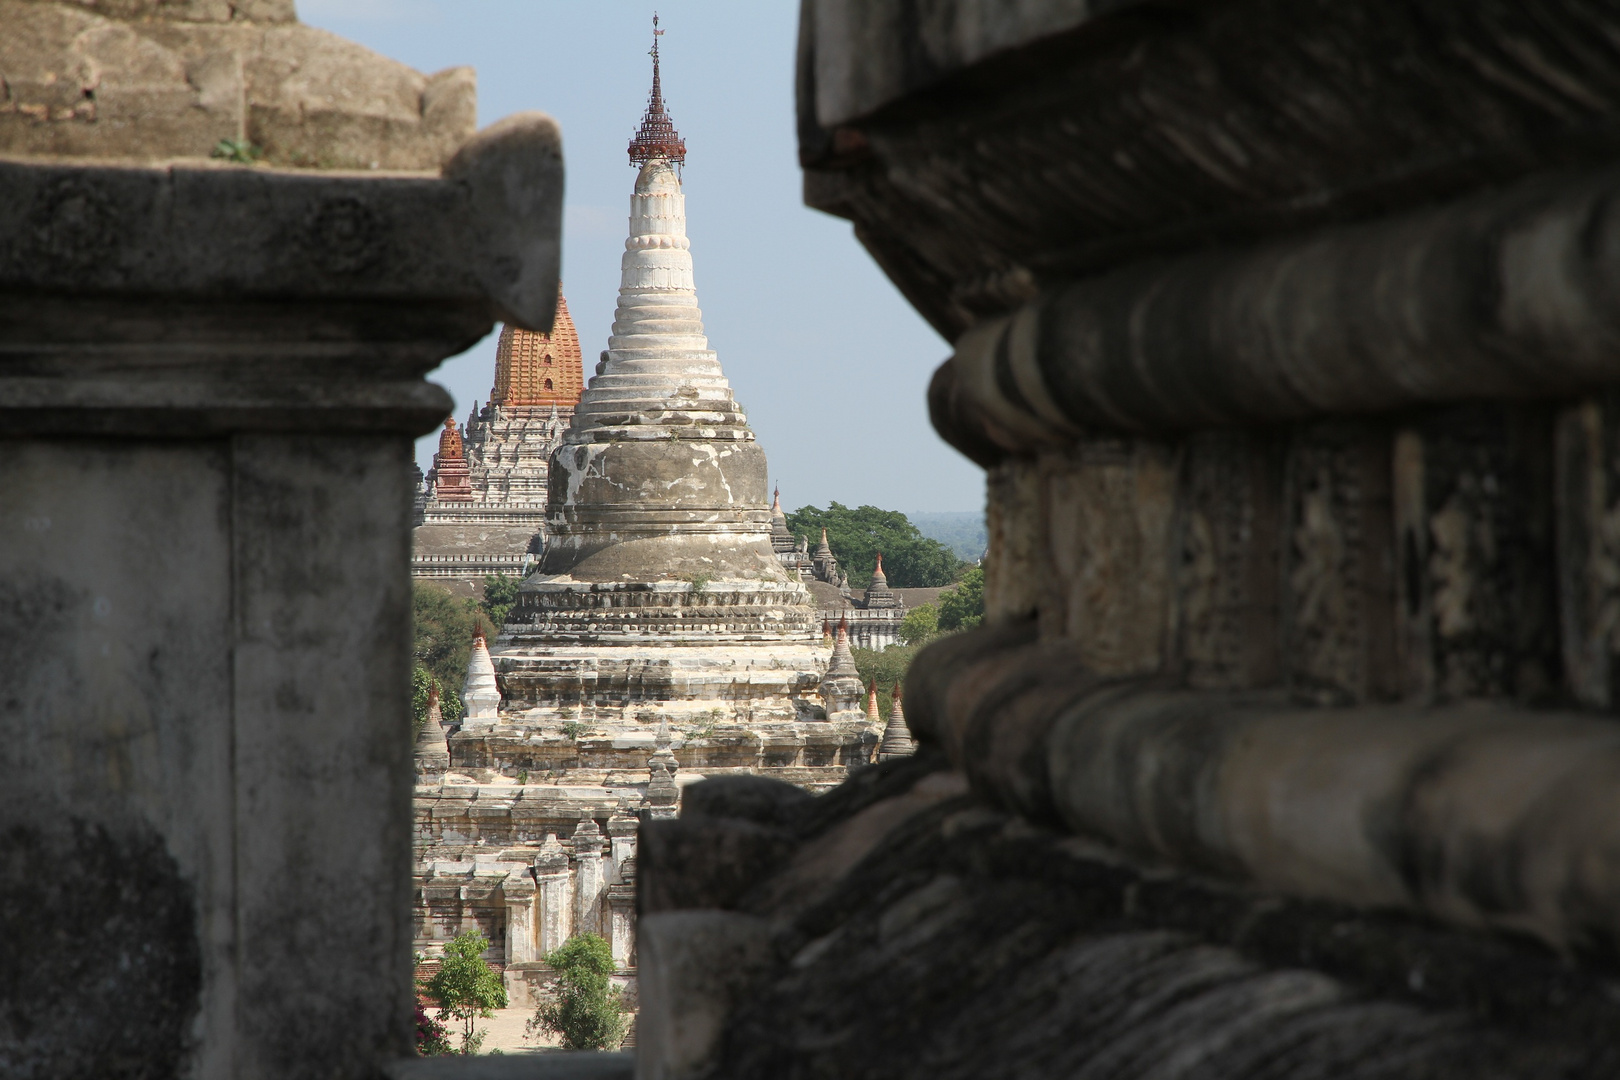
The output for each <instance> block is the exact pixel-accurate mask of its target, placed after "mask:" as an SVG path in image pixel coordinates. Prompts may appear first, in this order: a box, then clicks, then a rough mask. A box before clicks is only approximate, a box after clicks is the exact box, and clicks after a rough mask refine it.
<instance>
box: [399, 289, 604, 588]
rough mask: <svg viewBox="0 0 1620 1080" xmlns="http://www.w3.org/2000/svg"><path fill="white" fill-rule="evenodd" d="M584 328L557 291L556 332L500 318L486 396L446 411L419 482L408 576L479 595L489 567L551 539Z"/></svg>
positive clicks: (579, 382)
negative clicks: (548, 520) (462, 421)
mask: <svg viewBox="0 0 1620 1080" xmlns="http://www.w3.org/2000/svg"><path fill="white" fill-rule="evenodd" d="M584 381H585V375H584V369H583V361H582V357H581V353H580V346H579V333H578V331H577V330H575V328H574V321H573V319H572V318H571V317H570V316H569V314H568V304H567V302H566V301H565V300H563V298H562V297H560V296H559V297H558V298H557V322H556V325H555V326H554V327H553V328H552V331H551V333H550V334H535V333H531V332H529V331H527V330H520V329H518V328H516V327H513V326H506V327H503V328H502V330H501V337H500V344H499V345H498V346H497V347H496V352H495V383H494V386H493V388H492V389H491V390H490V393H489V404H487V405H485V406H484V407H483V408H482V409H478V408H474V409H473V412H472V414H471V415H470V416H468V417H467V423H466V425H465V427H459V426H457V424H456V422H455V420H454V419H453V418H452V419H447V420H446V421H445V422H444V425H445V426H444V430H443V431H442V432H440V434H439V452H438V453H437V454H435V455H434V456H433V468H432V469H431V470H429V472H428V474H427V476H426V477H424V478H423V479H422V480H421V481H420V483H419V486H418V492H417V498H416V536H415V543H414V546H413V550H412V557H411V575H412V576H413V577H415V578H419V579H425V580H431V581H434V582H436V583H437V584H440V585H445V586H448V587H450V588H452V589H454V590H456V591H457V592H466V593H469V594H471V595H478V594H479V592H480V591H481V590H482V588H483V583H484V577H485V575H487V574H503V575H511V576H516V575H519V574H523V573H525V572H527V571H528V569H529V568H530V566H531V565H532V564H533V563H534V561H535V560H536V559H537V558H538V556H539V554H540V552H541V550H542V548H543V546H544V530H545V515H546V476H547V470H548V468H549V466H550V459H551V452H552V451H553V450H555V449H556V448H557V446H558V444H559V443H560V442H561V439H562V433H563V431H564V430H566V429H567V427H568V422H569V421H570V420H572V419H573V416H574V408H575V406H576V405H577V404H578V403H579V396H580V393H581V391H582V390H583V389H584Z"/></svg>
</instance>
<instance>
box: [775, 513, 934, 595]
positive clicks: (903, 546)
mask: <svg viewBox="0 0 1620 1080" xmlns="http://www.w3.org/2000/svg"><path fill="white" fill-rule="evenodd" d="M787 523H788V528H789V529H790V530H791V531H792V532H793V533H794V534H795V535H799V536H807V537H809V538H810V547H811V550H812V551H813V550H815V546H816V544H817V542H819V541H820V539H821V530H822V528H823V527H825V528H826V530H827V545H828V546H829V547H831V548H832V551H833V554H834V555H836V556H838V565H839V567H840V568H841V569H842V570H843V571H844V572H845V573H846V574H848V575H849V583H850V585H851V586H852V587H854V588H857V589H864V588H866V586H867V585H869V584H871V581H872V568H873V566H874V565H875V564H876V563H877V556H878V553H879V552H882V553H883V572H884V574H885V575H886V576H887V577H888V579H889V584H890V585H891V586H893V587H894V588H897V589H926V588H933V587H937V586H940V585H949V584H950V583H951V582H953V581H955V580H956V578H957V576H958V575H959V574H960V572H961V570H962V568H963V566H964V565H965V564H964V563H963V562H962V560H960V559H958V558H957V557H956V553H955V552H953V551H952V550H951V549H950V548H948V547H946V546H945V545H944V544H941V543H940V542H939V541H937V540H930V539H928V538H927V537H926V536H924V535H923V534H922V533H920V532H918V531H917V527H916V526H915V525H913V524H912V523H911V522H910V520H908V519H907V518H906V515H904V514H902V513H900V512H899V511H897V510H880V509H878V508H877V507H875V506H860V507H854V508H851V507H848V506H845V505H843V504H842V503H836V502H835V503H828V504H827V509H825V510H822V509H820V508H818V507H814V506H801V507H799V509H797V510H795V511H793V513H791V514H789V515H787Z"/></svg>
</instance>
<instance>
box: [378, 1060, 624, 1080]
mask: <svg viewBox="0 0 1620 1080" xmlns="http://www.w3.org/2000/svg"><path fill="white" fill-rule="evenodd" d="M635 1069H636V1062H635V1058H634V1057H633V1056H632V1055H630V1054H591V1053H555V1054H511V1055H503V1056H500V1057H490V1056H487V1055H480V1056H477V1057H436V1058H413V1059H407V1060H404V1061H395V1062H392V1063H390V1064H388V1065H386V1066H384V1067H383V1075H385V1076H387V1077H388V1078H389V1080H630V1078H631V1077H632V1076H634V1075H635Z"/></svg>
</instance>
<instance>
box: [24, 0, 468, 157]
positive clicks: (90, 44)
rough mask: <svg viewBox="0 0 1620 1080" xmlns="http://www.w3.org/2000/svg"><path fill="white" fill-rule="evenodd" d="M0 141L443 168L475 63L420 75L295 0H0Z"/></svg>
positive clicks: (59, 149)
mask: <svg viewBox="0 0 1620 1080" xmlns="http://www.w3.org/2000/svg"><path fill="white" fill-rule="evenodd" d="M0 24H3V25H4V26H5V27H6V34H5V35H4V36H3V37H0V77H3V78H4V85H5V88H6V93H5V96H4V97H0V151H3V152H5V153H8V154H21V155H30V156H39V155H48V156H66V157H75V158H79V157H94V158H130V159H136V160H146V161H151V160H163V159H174V158H206V157H208V156H210V155H211V154H212V153H214V151H215V148H216V147H217V146H218V144H219V143H220V142H221V141H222V140H226V141H230V142H234V143H240V144H248V145H250V146H251V147H252V148H253V152H254V153H256V154H258V155H259V156H261V157H262V158H263V160H265V161H267V162H270V163H272V164H276V165H281V166H292V167H300V168H324V169H410V170H427V171H437V170H438V169H439V168H441V167H442V166H443V165H445V164H446V163H447V162H448V161H449V160H450V158H451V157H452V156H453V155H454V154H455V152H456V150H457V148H459V147H460V146H461V144H462V143H464V142H465V141H466V140H467V139H468V137H470V136H471V135H472V134H473V131H474V129H475V128H476V126H477V118H476V87H475V80H474V77H473V72H472V69H470V68H451V69H448V70H446V71H442V72H439V73H437V74H435V75H430V76H424V75H422V74H420V73H418V72H416V71H413V70H412V69H411V68H409V67H407V66H405V65H404V64H401V63H399V62H397V61H394V60H389V59H387V58H385V57H382V56H379V55H377V54H376V53H373V52H371V51H370V50H368V49H364V48H362V47H360V46H358V45H355V44H353V43H352V42H348V41H345V40H343V39H342V38H339V37H336V36H334V35H332V34H329V33H327V32H325V31H323V30H317V29H315V28H313V27H308V26H303V25H300V24H299V22H298V20H297V17H296V15H295V14H294V11H293V4H292V2H291V0H253V2H249V3H225V2H224V0H190V2H188V3H183V4H177V3H167V2H151V0H139V2H137V0H130V2H124V3H115V4H105V3H91V2H75V0H3V2H0Z"/></svg>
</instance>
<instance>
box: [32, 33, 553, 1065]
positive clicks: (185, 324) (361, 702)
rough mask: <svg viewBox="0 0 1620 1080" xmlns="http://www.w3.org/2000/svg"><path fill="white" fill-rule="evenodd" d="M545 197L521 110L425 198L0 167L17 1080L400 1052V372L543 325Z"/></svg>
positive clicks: (370, 184) (405, 924)
mask: <svg viewBox="0 0 1620 1080" xmlns="http://www.w3.org/2000/svg"><path fill="white" fill-rule="evenodd" d="M27 6H28V7H32V6H33V5H27ZM43 6H44V5H41V7H43ZM560 196H561V157H560V148H559V144H558V136H557V132H556V129H555V126H554V125H553V124H552V123H551V122H550V121H549V120H548V119H546V118H544V117H537V116H534V115H531V116H528V117H525V118H515V119H513V120H510V121H506V122H503V123H502V124H499V125H496V126H495V127H494V128H491V129H488V130H487V131H486V132H485V133H483V134H482V135H479V136H476V137H474V138H473V139H472V140H471V141H470V142H468V143H467V144H466V145H465V146H464V147H463V148H462V150H461V151H460V153H459V154H458V155H457V156H456V157H455V158H454V159H453V160H452V161H450V163H449V164H448V165H447V166H446V168H445V171H444V173H443V174H442V175H441V174H440V173H437V172H421V173H415V174H401V173H393V174H387V175H376V176H362V175H357V174H354V173H346V174H338V173H322V172H319V171H315V170H287V171H283V170H277V169H273V168H255V169H248V168H240V169H232V168H226V167H222V166H219V165H217V164H199V165H190V166H188V165H185V164H183V163H180V164H171V165H166V166H148V165H141V164H137V163H131V162H120V163H118V164H117V165H107V164H102V163H91V164H69V163H64V162H63V161H59V160H40V161H37V162H29V161H26V160H20V159H17V158H14V157H13V158H8V159H6V160H4V161H3V162H0V426H3V429H4V431H5V432H6V435H7V437H8V438H7V441H8V446H7V450H6V462H7V465H6V467H5V468H4V469H0V504H3V505H4V506H5V508H6V517H5V522H6V524H5V525H4V527H0V571H3V572H0V580H3V582H4V584H3V585H0V592H3V593H4V599H3V601H0V657H3V658H4V659H3V660H0V669H3V670H4V671H5V672H6V673H7V676H6V677H7V693H6V695H5V696H4V700H3V701H0V731H3V732H4V733H5V737H4V738H3V739H0V774H3V775H4V776H5V777H6V780H5V783H4V785H0V786H3V788H4V790H3V792H0V837H5V839H4V840H0V861H4V862H5V863H6V864H7V865H16V863H15V862H14V860H16V859H19V858H26V864H27V865H28V866H29V871H28V875H27V876H26V877H25V878H23V879H21V880H19V879H17V878H14V877H9V876H8V877H7V878H6V879H5V880H3V881H0V938H3V939H4V940H5V941H7V942H8V944H7V945H6V950H7V951H8V954H9V955H8V963H10V964H13V965H15V968H14V970H17V971H20V972H21V977H22V978H23V980H24V982H25V983H26V984H29V985H33V986H35V987H36V988H37V990H38V991H39V993H38V995H37V999H36V1000H37V1002H39V1003H40V1004H39V1005H38V1006H37V1009H36V1007H35V1006H30V1005H27V1004H23V1005H20V1006H19V1008H21V1009H22V1010H23V1013H22V1015H20V1016H19V1017H17V1018H16V1019H18V1020H20V1021H22V1023H19V1024H17V1025H16V1026H15V1027H13V1028H12V1030H13V1031H18V1032H23V1031H26V1032H28V1034H26V1035H20V1036H19V1037H18V1041H13V1042H11V1043H9V1044H8V1049H7V1054H8V1055H10V1056H8V1060H11V1061H18V1060H20V1061H22V1062H24V1063H26V1065H25V1069H24V1071H30V1070H32V1071H33V1072H34V1073H37V1074H38V1075H101V1074H105V1073H108V1072H111V1071H117V1070H116V1069H112V1068H110V1067H109V1062H112V1061H117V1062H120V1063H126V1062H139V1063H142V1069H143V1070H144V1072H146V1073H150V1074H151V1075H166V1076H167V1075H180V1076H189V1075H199V1076H200V1075H207V1076H233V1077H241V1078H257V1077H265V1078H268V1077H276V1078H285V1077H305V1076H315V1075H319V1076H322V1077H332V1078H345V1077H360V1076H372V1075H375V1074H376V1069H377V1066H378V1064H379V1063H380V1062H381V1061H382V1060H383V1059H385V1058H387V1057H389V1056H393V1055H400V1054H407V1053H409V1052H410V1051H411V1047H412V1028H411V1014H412V1006H413V989H412V982H411V977H412V971H411V941H412V917H411V904H410V896H411V877H410V874H411V859H410V841H411V809H410V795H411V788H412V762H411V727H410V722H409V717H410V696H409V685H410V680H409V673H410V662H411V661H410V655H411V644H410V642H411V629H410V610H411V608H410V582H409V578H408V567H409V556H410V552H409V542H410V540H409V537H410V503H411V458H412V440H413V438H414V437H415V436H416V435H418V434H420V433H423V432H426V431H429V430H431V429H432V428H433V427H434V426H435V425H436V424H437V423H438V422H439V421H440V420H441V419H442V417H443V416H444V414H445V413H446V411H447V410H448V409H449V406H450V399H449V397H448V396H447V395H446V394H445V393H444V391H442V390H441V389H439V388H438V387H436V386H432V385H430V384H428V383H426V382H424V381H423V375H424V374H425V373H426V372H427V371H428V370H429V369H431V368H432V367H433V366H434V365H436V364H437V363H438V362H439V361H440V360H441V359H443V358H444V357H446V356H451V355H454V354H455V353H458V352H461V351H462V350H464V349H465V348H467V347H468V346H469V345H471V344H472V343H473V342H475V341H477V340H478V339H479V338H481V337H482V336H483V335H485V334H486V333H487V332H488V331H489V329H490V327H491V325H492V323H493V321H494V320H495V319H496V318H508V319H511V320H513V321H516V322H519V323H521V324H523V325H528V326H535V327H538V328H544V327H545V326H547V325H549V323H550V321H551V318H552V309H553V305H554V304H555V296H556V280H557V259H556V255H557V225H558V214H559V210H560V201H559V200H560ZM29 852H33V853H34V854H33V855H32V856H30V855H29V854H28V853H29ZM60 889H71V890H72V891H73V892H74V894H75V895H76V896H83V897H85V898H86V899H85V903H84V904H81V905H79V906H76V907H74V908H73V909H72V911H71V912H70V911H68V910H66V909H63V908H61V907H59V906H55V905H52V904H50V903H49V902H48V898H49V897H51V896H53V895H56V893H57V892H58V890H60ZM86 905H88V906H86ZM6 912H17V913H21V918H22V921H21V922H19V923H17V924H15V925H13V924H12V923H11V922H10V921H9V920H10V919H12V918H15V916H8V915H5V914H4V913H6ZM131 957H134V958H138V959H137V960H135V961H131V959H130V958H131ZM68 973H71V975H70V974H68ZM46 1002H49V1003H50V1004H49V1006H48V1008H47V1007H46V1005H45V1004H44V1003H46ZM113 1015H116V1016H118V1017H120V1024H119V1025H118V1027H117V1029H116V1030H115V1031H108V1030H107V1029H106V1027H105V1024H106V1018H107V1017H109V1016H113ZM92 1031H93V1032H95V1033H96V1034H95V1037H94V1038H91V1037H90V1036H89V1033H90V1032H92ZM289 1032H297V1037H296V1038H290V1037H289V1035H288V1033H289ZM123 1067H125V1066H124V1065H122V1064H120V1066H119V1068H123Z"/></svg>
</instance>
